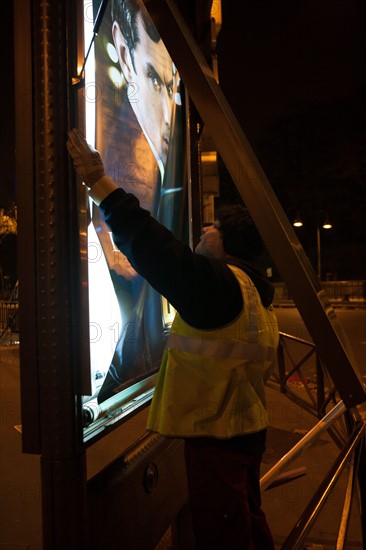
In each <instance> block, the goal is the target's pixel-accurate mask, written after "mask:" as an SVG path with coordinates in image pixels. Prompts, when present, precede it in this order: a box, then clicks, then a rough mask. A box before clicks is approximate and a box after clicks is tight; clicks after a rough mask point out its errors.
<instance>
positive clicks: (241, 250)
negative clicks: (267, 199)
mask: <svg viewBox="0 0 366 550" xmlns="http://www.w3.org/2000/svg"><path fill="white" fill-rule="evenodd" d="M215 219H216V220H217V221H218V222H219V224H218V226H219V229H220V232H221V234H222V238H223V245H224V249H225V252H226V253H227V254H230V256H235V257H236V258H241V259H242V260H254V259H255V258H257V257H258V256H260V255H261V254H262V253H263V252H264V250H265V246H264V243H263V241H262V238H261V236H260V234H259V233H258V230H257V228H256V227H255V225H254V223H253V220H252V218H251V217H250V215H249V213H248V210H247V209H246V208H244V207H243V206H241V205H240V204H233V205H228V206H223V207H221V208H220V209H219V210H218V212H217V213H216V216H215Z"/></svg>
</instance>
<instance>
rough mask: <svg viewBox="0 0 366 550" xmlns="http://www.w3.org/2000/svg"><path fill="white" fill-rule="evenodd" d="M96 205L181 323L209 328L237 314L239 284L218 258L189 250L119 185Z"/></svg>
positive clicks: (116, 239) (119, 242)
mask: <svg viewBox="0 0 366 550" xmlns="http://www.w3.org/2000/svg"><path fill="white" fill-rule="evenodd" d="M100 207H101V210H102V211H103V213H104V216H105V221H106V223H107V225H108V226H109V228H110V230H111V231H112V234H113V239H114V242H115V244H116V245H117V247H118V248H119V249H120V250H121V252H123V254H124V255H125V256H126V257H127V258H128V259H129V261H130V263H131V265H132V266H133V267H134V269H135V270H136V271H137V272H138V273H139V274H140V275H141V276H142V277H144V278H145V279H146V280H147V281H148V282H149V283H150V284H151V286H153V287H154V288H155V289H156V290H157V291H158V292H159V293H160V294H162V295H164V296H165V297H166V298H167V300H168V301H169V302H170V303H171V304H172V305H173V307H175V309H176V310H177V311H179V313H180V314H181V316H182V317H183V319H184V320H185V321H186V322H187V323H189V324H190V325H192V326H195V327H197V328H207V329H209V328H215V327H219V326H223V325H225V324H227V323H229V322H231V321H233V320H234V319H235V318H236V317H237V315H238V314H239V313H240V311H241V309H242V307H243V301H242V296H241V290H240V286H239V283H238V281H237V280H236V278H235V276H234V275H233V273H232V271H231V270H230V269H229V268H228V266H227V265H226V264H225V263H224V262H222V261H219V260H213V259H209V258H205V257H204V256H200V255H199V254H195V253H194V252H192V250H191V249H190V247H189V246H187V245H185V244H183V243H182V242H180V241H178V240H177V239H176V238H175V237H174V235H173V234H172V233H171V232H170V231H168V230H167V229H166V228H165V227H164V226H162V225H161V224H159V223H158V222H157V221H156V220H155V219H154V218H153V217H152V216H151V215H150V214H149V212H148V211H147V210H144V209H143V208H141V207H140V205H139V201H138V199H137V198H136V197H135V196H134V195H132V194H128V193H125V191H123V190H122V189H116V190H115V191H113V193H111V194H110V195H109V196H108V197H106V199H104V201H103V202H102V203H101V205H100Z"/></svg>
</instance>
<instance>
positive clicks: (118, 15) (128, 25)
mask: <svg viewBox="0 0 366 550" xmlns="http://www.w3.org/2000/svg"><path fill="white" fill-rule="evenodd" d="M139 13H141V17H142V22H143V25H144V27H145V30H146V32H147V34H148V36H149V37H150V38H151V40H152V41H153V42H156V43H157V42H159V40H161V38H160V35H159V33H158V31H157V29H156V27H155V25H154V23H153V22H152V20H151V19H150V16H149V14H148V12H147V10H146V8H145V6H144V3H143V2H142V0H112V5H111V14H112V23H113V22H114V21H116V22H117V23H118V25H119V27H120V29H121V32H122V34H123V36H124V37H125V40H126V43H127V47H128V49H129V51H130V55H131V60H132V64H133V68H134V69H135V70H136V67H135V61H134V51H135V48H136V45H137V44H138V43H139V40H140V37H139V33H138V29H137V16H138V14H139Z"/></svg>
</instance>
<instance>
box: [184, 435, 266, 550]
mask: <svg viewBox="0 0 366 550" xmlns="http://www.w3.org/2000/svg"><path fill="white" fill-rule="evenodd" d="M261 458H262V457H261V455H260V456H249V455H247V454H242V453H241V452H237V451H233V450H231V449H227V448H225V447H224V446H215V445H214V444H212V440H211V441H209V442H205V441H204V440H202V438H200V439H199V440H195V439H186V442H185V460H186V470H187V480H188V492H189V504H190V509H191V513H192V522H193V532H194V536H195V542H196V550H274V544H273V539H272V535H271V532H270V530H269V527H268V525H267V521H266V517H265V514H264V512H263V510H262V509H261V495H260V488H259V479H260V477H259V476H260V473H259V469H260V463H261Z"/></svg>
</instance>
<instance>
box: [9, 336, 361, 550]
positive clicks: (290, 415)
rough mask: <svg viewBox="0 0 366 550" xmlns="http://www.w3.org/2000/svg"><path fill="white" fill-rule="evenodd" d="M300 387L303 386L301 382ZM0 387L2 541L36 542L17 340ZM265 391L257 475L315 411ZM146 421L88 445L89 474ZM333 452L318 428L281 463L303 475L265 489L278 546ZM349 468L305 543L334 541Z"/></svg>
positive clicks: (34, 462)
mask: <svg viewBox="0 0 366 550" xmlns="http://www.w3.org/2000/svg"><path fill="white" fill-rule="evenodd" d="M298 391H300V392H301V391H302V390H301V387H300V388H298ZM0 392H1V394H0V400H1V423H0V436H1V447H0V481H1V493H0V495H1V499H0V507H1V509H0V549H1V550H26V549H27V550H42V545H41V496H40V495H41V490H40V471H39V457H38V456H33V455H24V454H22V452H21V436H20V433H19V431H17V429H16V427H19V425H20V423H21V420H20V405H19V359H18V346H1V347H0ZM266 394H267V400H268V411H269V423H270V426H269V430H268V440H267V450H266V453H265V455H264V459H263V465H262V475H264V474H265V473H266V472H267V471H268V470H269V469H270V468H271V467H272V466H273V465H274V464H276V463H277V462H278V460H279V459H280V458H281V457H282V456H283V455H284V454H285V453H286V452H287V451H288V450H290V449H291V448H292V447H293V446H294V445H295V444H296V443H297V442H298V441H299V440H300V439H301V438H302V437H303V435H304V433H306V432H307V431H308V430H309V429H310V428H311V427H313V426H314V425H315V424H316V422H317V420H316V418H315V417H313V416H312V415H311V414H309V413H308V412H307V411H305V410H304V409H302V408H300V407H299V406H298V405H297V404H296V403H294V402H292V401H290V400H289V399H288V398H287V397H286V396H285V395H283V394H281V393H279V392H278V391H277V390H275V389H272V388H271V387H267V390H266ZM145 421H146V410H145V411H142V412H141V413H139V414H138V415H136V416H135V417H134V418H133V422H132V423H131V425H128V423H127V424H126V425H122V426H121V427H120V428H118V429H117V430H115V431H114V432H112V433H111V434H109V436H108V437H106V438H103V439H102V440H101V441H100V442H99V443H98V444H96V445H94V446H92V447H91V448H90V449H89V450H88V471H89V474H91V473H94V472H95V471H97V470H98V469H99V468H101V467H102V466H103V465H104V463H107V462H108V461H109V460H112V459H113V457H114V456H117V455H118V454H119V453H120V452H122V451H123V449H124V448H126V447H127V446H129V445H130V444H131V441H133V440H134V437H135V438H136V439H137V437H139V436H140V435H141V433H143V431H144V425H145ZM128 439H129V441H128ZM104 440H105V441H104ZM124 445H125V446H124ZM338 452H339V451H338V447H337V446H336V445H335V443H334V441H333V439H332V438H331V437H330V436H329V435H328V433H326V432H325V433H323V434H322V435H321V436H320V437H319V439H318V440H317V441H316V442H315V443H314V444H313V445H311V446H310V447H309V448H307V449H306V450H305V451H304V452H303V454H302V455H301V456H299V457H298V458H297V459H296V460H295V461H294V462H293V463H292V464H291V465H290V466H289V467H287V468H286V470H288V469H290V470H292V469H296V468H300V467H305V468H306V475H304V476H303V477H299V478H297V479H294V480H292V481H291V482H288V483H286V484H284V485H280V486H278V487H276V488H272V489H269V490H268V491H264V492H263V508H264V510H265V512H266V514H267V519H268V523H269V525H270V527H271V530H272V533H273V536H274V539H275V544H276V548H278V549H279V548H281V545H282V543H283V542H284V541H285V540H286V538H287V536H288V535H289V533H290V531H291V530H292V528H293V527H294V525H295V524H296V522H297V520H298V519H299V516H300V514H301V512H302V511H303V510H304V508H305V506H306V505H307V504H308V502H309V500H310V498H311V497H312V495H313V494H314V492H315V491H316V489H317V488H318V486H319V484H320V482H321V481H322V479H323V478H324V476H325V474H326V473H327V472H328V470H329V469H330V467H331V465H332V464H333V462H334V460H335V458H336V457H337V455H338ZM347 473H348V467H347V468H346V469H345V471H344V472H343V474H342V475H341V476H340V478H339V480H338V482H337V485H336V487H335V489H334V491H333V492H332V493H331V495H330V497H329V500H328V501H327V503H326V504H325V507H324V508H323V510H322V511H321V513H320V516H319V518H318V519H317V520H316V522H315V524H314V526H313V528H312V530H311V532H310V535H309V537H308V539H307V542H306V545H305V546H304V548H312V549H313V550H315V549H318V550H320V549H323V550H331V549H334V548H335V547H336V539H337V534H338V529H339V521H340V517H341V513H342V509H343V500H344V492H345V487H346V482H347ZM357 501H358V499H357V498H356V499H355V503H354V506H353V509H352V514H351V522H350V526H349V530H348V539H347V540H348V542H347V544H346V548H347V550H353V549H361V548H362V544H361V519H360V515H359V510H358V509H357V506H356V505H357ZM163 548H165V549H168V548H171V543H170V542H169V540H168V539H167V541H166V543H165V546H164V545H159V550H163ZM126 550H132V549H126ZM133 550H135V549H133ZM136 550H145V549H136ZM146 550H150V549H146ZM184 550H189V549H184Z"/></svg>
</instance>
